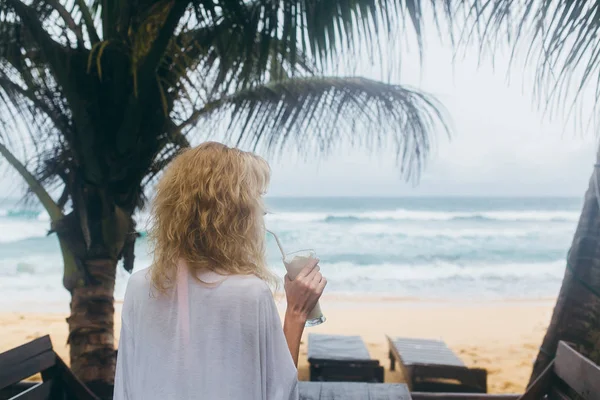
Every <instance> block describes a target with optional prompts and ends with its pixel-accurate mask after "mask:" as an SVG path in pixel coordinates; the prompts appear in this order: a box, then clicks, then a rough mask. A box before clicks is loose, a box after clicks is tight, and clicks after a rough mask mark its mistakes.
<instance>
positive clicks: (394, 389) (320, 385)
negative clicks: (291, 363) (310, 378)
mask: <svg viewBox="0 0 600 400" xmlns="http://www.w3.org/2000/svg"><path fill="white" fill-rule="evenodd" d="M298 391H299V392H300V400H363V399H370V400H411V397H410V392H409V391H408V388H407V387H406V385H404V384H400V383H359V382H298Z"/></svg>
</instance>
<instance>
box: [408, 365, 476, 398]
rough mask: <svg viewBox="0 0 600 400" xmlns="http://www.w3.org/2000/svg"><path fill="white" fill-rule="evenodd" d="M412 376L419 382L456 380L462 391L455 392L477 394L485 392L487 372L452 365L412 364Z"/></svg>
mask: <svg viewBox="0 0 600 400" xmlns="http://www.w3.org/2000/svg"><path fill="white" fill-rule="evenodd" d="M412 374H413V377H414V379H419V380H420V381H426V380H436V379H452V380H456V381H458V382H460V384H461V386H463V387H464V389H463V390H456V391H461V392H468V391H475V392H477V393H486V392H487V370H485V369H481V368H467V367H459V366H453V365H418V364H416V365H414V364H413V365H412ZM415 382H416V381H415ZM446 386H447V385H446ZM413 390H416V389H413ZM450 390H451V389H448V391H450ZM436 391H437V390H436Z"/></svg>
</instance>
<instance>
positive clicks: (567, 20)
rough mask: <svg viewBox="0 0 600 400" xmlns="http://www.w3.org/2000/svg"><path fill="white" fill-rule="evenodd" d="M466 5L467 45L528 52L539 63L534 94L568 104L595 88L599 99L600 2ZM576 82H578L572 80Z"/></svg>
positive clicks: (525, 0) (500, 0) (479, 1)
mask: <svg viewBox="0 0 600 400" xmlns="http://www.w3.org/2000/svg"><path fill="white" fill-rule="evenodd" d="M459 3H462V7H463V10H464V15H465V16H466V20H467V23H466V24H465V29H464V30H463V32H462V40H463V44H470V43H472V42H474V41H477V42H479V43H480V47H481V49H482V51H483V53H484V54H485V53H486V52H489V53H490V54H493V53H495V52H497V50H498V49H499V48H500V47H501V46H503V45H505V44H506V43H508V44H509V45H510V46H511V47H512V57H513V59H514V57H515V55H516V54H518V53H519V52H521V51H525V56H526V60H525V64H527V65H531V64H534V65H535V67H536V77H535V88H534V89H535V92H536V94H537V96H538V100H539V101H540V102H542V104H544V103H545V107H546V111H552V110H551V108H552V107H553V106H555V107H560V106H564V105H567V102H569V101H573V103H572V104H571V105H570V107H571V108H570V110H571V112H572V111H573V107H574V106H575V103H576V101H577V100H578V99H579V97H580V95H581V94H582V92H583V91H584V90H585V89H586V87H589V85H590V84H591V85H592V86H594V87H595V97H596V103H598V101H599V100H600V80H599V79H598V77H599V75H600V62H599V61H600V2H598V1H575V2H573V1H551V0H539V1H538V0H518V1H513V0H470V1H463V2H459ZM573 83H574V84H573ZM573 87H575V89H574V90H573Z"/></svg>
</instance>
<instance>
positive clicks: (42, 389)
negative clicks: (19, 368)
mask: <svg viewBox="0 0 600 400" xmlns="http://www.w3.org/2000/svg"><path fill="white" fill-rule="evenodd" d="M53 384H54V382H53V381H47V382H40V383H39V384H37V385H35V386H33V387H31V388H29V389H27V390H26V391H24V392H21V393H19V394H18V395H16V396H15V397H12V398H11V399H10V400H47V399H49V398H50V392H51V391H52V385H53Z"/></svg>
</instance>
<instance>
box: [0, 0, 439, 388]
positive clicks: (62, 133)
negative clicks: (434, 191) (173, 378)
mask: <svg viewBox="0 0 600 400" xmlns="http://www.w3.org/2000/svg"><path fill="white" fill-rule="evenodd" d="M398 20H402V21H403V20H407V21H411V22H410V23H409V24H412V26H413V28H414V29H415V31H416V32H417V35H418V36H419V35H420V32H421V9H420V7H419V2H418V1H410V0H395V1H394V0H378V1H374V0H355V1H343V0H327V1H318V0H308V1H306V0H304V1H293V0H287V1H280V0H253V1H247V0H222V1H214V0H177V1H175V0H135V1H125V0H118V1H107V0H27V1H20V0H0V110H1V112H2V118H3V119H2V121H1V122H2V127H3V130H1V131H0V139H1V142H0V153H1V154H2V155H3V156H4V157H5V158H6V159H7V160H8V162H9V163H10V165H12V166H13V167H14V168H15V169H16V170H17V171H18V172H19V173H20V174H21V176H22V177H23V178H24V179H25V181H26V182H27V184H28V187H29V189H30V192H31V193H33V194H34V195H36V196H37V197H38V199H39V200H40V202H41V203H42V204H43V206H44V207H45V208H46V210H47V211H48V213H49V215H50V217H51V230H50V231H51V232H52V233H56V234H57V237H58V241H59V244H60V248H61V251H62V254H63V258H64V279H63V284H64V286H65V288H66V289H67V290H69V292H70V293H71V296H72V300H71V314H70V317H69V318H68V320H67V321H68V325H69V343H70V358H71V367H72V369H73V371H74V372H75V373H76V374H77V375H78V376H79V377H80V378H81V379H82V380H83V381H84V382H86V383H87V384H88V385H89V386H90V387H91V388H93V389H94V390H95V391H96V392H97V393H100V394H102V395H106V396H109V395H110V393H109V391H110V386H111V384H112V381H113V376H114V368H115V351H114V332H113V330H114V329H113V328H114V327H113V318H114V317H113V315H114V306H113V291H114V283H115V273H116V268H117V262H118V261H119V260H123V267H124V268H125V269H126V270H127V271H131V270H132V268H133V263H134V244H135V240H136V237H137V233H136V230H135V223H134V220H133V218H132V216H133V214H134V212H135V211H136V210H138V209H139V208H140V207H142V206H143V204H144V202H145V200H146V199H145V196H144V189H145V188H147V187H148V186H149V185H150V184H151V183H152V182H153V180H154V179H155V178H156V176H157V174H159V173H160V171H161V169H163V167H164V166H165V165H166V164H168V162H169V161H170V160H171V159H172V158H173V157H174V156H175V155H176V154H177V153H178V151H179V150H180V149H182V148H184V147H187V146H189V142H188V138H189V136H190V134H191V133H197V137H199V138H207V137H210V135H211V133H212V132H213V129H214V127H215V126H219V125H218V124H219V122H220V121H225V122H227V124H226V127H227V132H228V135H227V139H228V140H229V141H232V142H234V143H237V144H238V145H244V146H249V147H251V148H253V149H263V150H265V151H267V152H269V153H273V152H278V151H280V150H281V149H283V148H284V147H285V146H289V145H290V144H296V145H297V146H299V147H298V148H299V149H301V150H308V149H309V148H313V149H316V150H318V151H321V152H326V151H328V150H329V149H331V147H332V146H333V145H334V144H336V143H340V142H342V141H350V142H352V143H354V144H357V145H361V146H367V147H373V146H380V145H385V143H389V141H388V140H383V139H386V138H387V139H393V143H394V145H395V147H396V150H397V154H398V160H399V163H400V166H401V170H402V172H403V173H404V175H405V176H406V177H411V176H414V175H415V174H416V173H417V172H418V170H419V167H420V166H421V164H422V162H423V160H424V158H425V156H426V155H427V151H428V149H429V146H430V134H432V133H433V131H434V130H435V129H436V126H437V124H438V122H442V125H441V128H442V129H446V127H445V125H444V124H443V121H442V118H441V115H440V112H439V107H437V106H436V104H435V102H434V100H433V99H431V98H430V97H428V96H426V95H424V94H421V93H417V92H415V91H412V90H410V89H407V88H404V87H401V86H398V85H392V84H386V83H382V82H379V81H373V80H369V79H365V78H360V77H346V78H340V77H334V76H325V75H324V74H325V71H328V70H331V69H332V68H333V66H334V65H335V62H336V60H338V59H339V58H340V56H342V55H344V54H349V53H351V52H352V51H353V50H355V49H356V48H358V47H359V46H360V45H361V43H364V42H365V40H369V39H373V38H378V40H383V39H389V38H391V37H393V35H394V34H395V32H396V31H395V30H394V26H395V25H396V23H397V21H398ZM373 47H375V49H374V50H373V52H377V51H378V50H379V48H380V47H381V46H379V47H377V46H373ZM216 124H217V125H216ZM23 126H24V127H25V128H26V129H25V132H26V134H25V135H20V134H19V132H20V131H19V128H20V127H23ZM22 143H25V144H26V146H25V147H27V146H28V148H29V151H27V152H25V153H24V154H25V155H24V156H20V157H17V156H16V151H17V149H18V148H19V146H18V145H19V144H22ZM21 147H23V146H21ZM23 157H25V158H23Z"/></svg>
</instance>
